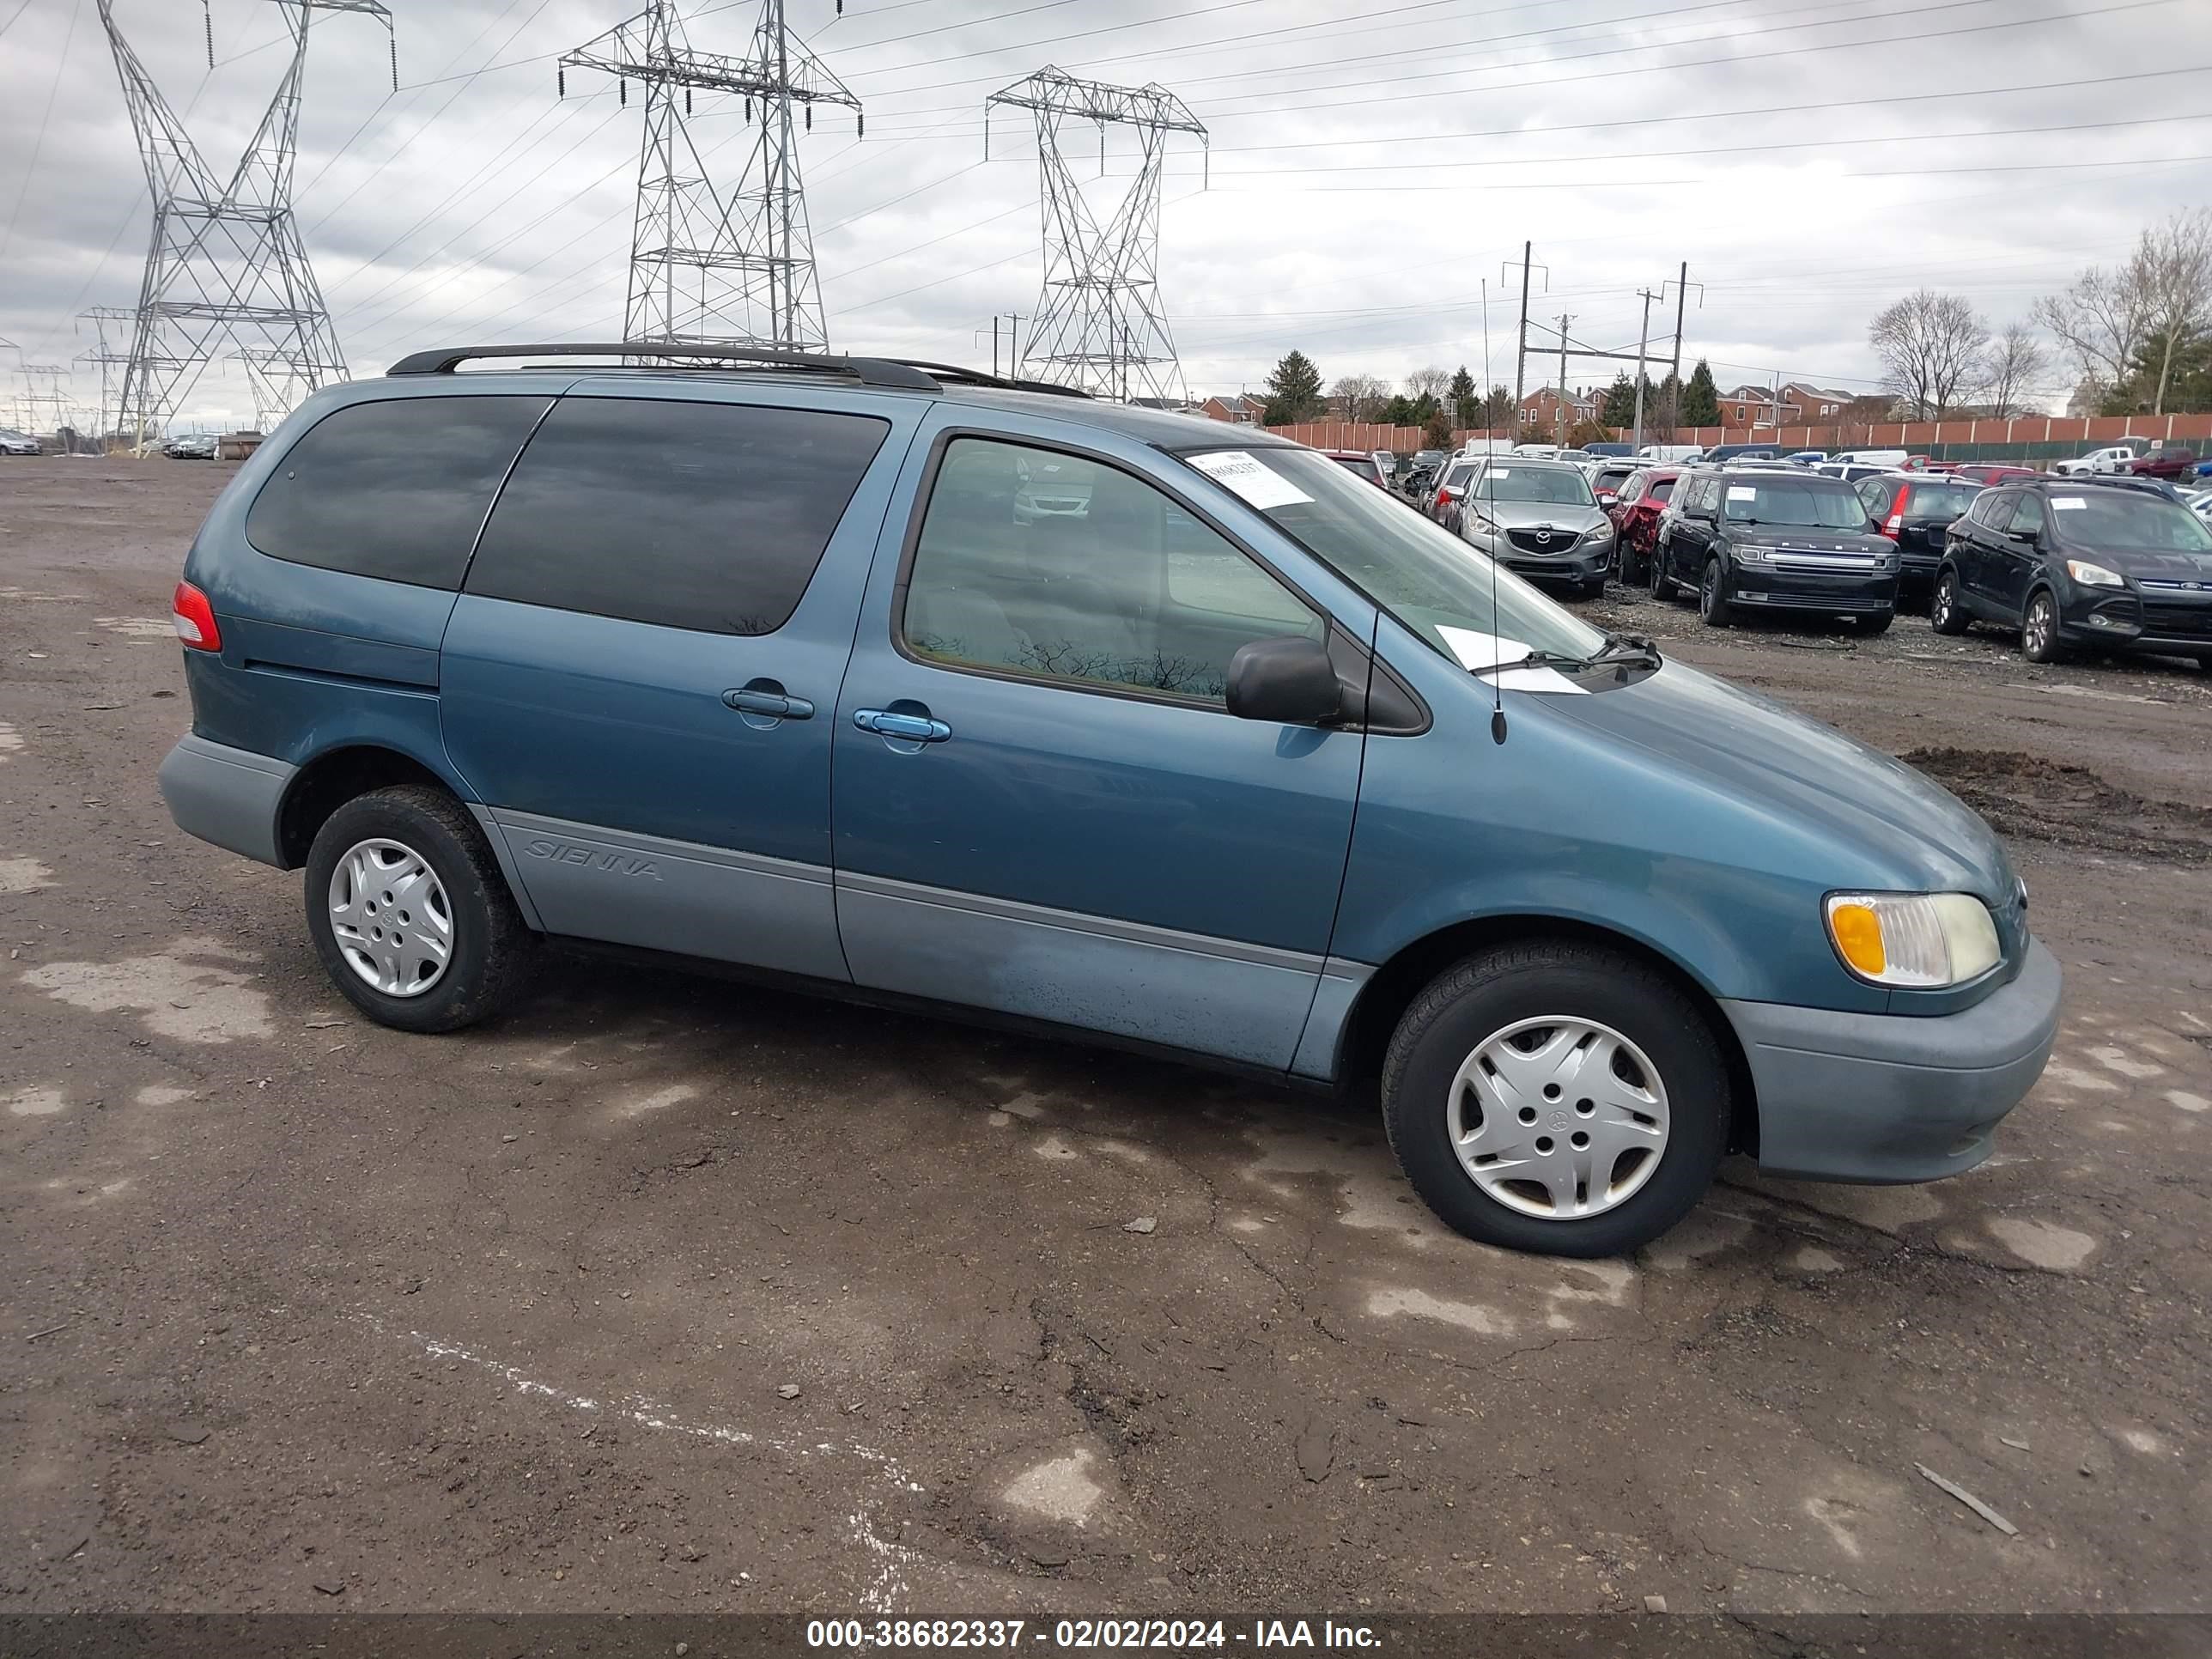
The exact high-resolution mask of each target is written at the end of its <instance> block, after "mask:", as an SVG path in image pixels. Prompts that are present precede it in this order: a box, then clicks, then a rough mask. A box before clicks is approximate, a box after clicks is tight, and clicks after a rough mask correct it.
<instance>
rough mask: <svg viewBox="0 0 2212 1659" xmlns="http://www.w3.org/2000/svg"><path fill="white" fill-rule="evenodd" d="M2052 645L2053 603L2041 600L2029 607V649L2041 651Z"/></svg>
mask: <svg viewBox="0 0 2212 1659" xmlns="http://www.w3.org/2000/svg"><path fill="white" fill-rule="evenodd" d="M2050 643H2051V601H2050V600H2048V599H2038V600H2036V602H2035V603H2034V604H2033V605H2030V606H2028V607H2027V648H2028V649H2029V650H2031V651H2040V650H2042V649H2043V648H2044V647H2045V646H2047V645H2049V644H2050Z"/></svg>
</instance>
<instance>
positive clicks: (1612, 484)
mask: <svg viewBox="0 0 2212 1659" xmlns="http://www.w3.org/2000/svg"><path fill="white" fill-rule="evenodd" d="M1638 466H1639V463H1638V462H1636V461H1633V460H1626V459H1623V460H1605V461H1600V462H1599V463H1597V465H1595V466H1592V467H1591V468H1589V471H1588V474H1587V476H1588V477H1589V485H1590V494H1591V495H1595V496H1596V497H1597V504H1598V505H1599V506H1600V507H1603V508H1605V509H1606V511H1607V513H1610V512H1611V511H1612V510H1613V504H1614V503H1615V502H1616V501H1620V490H1621V486H1622V485H1624V484H1626V483H1627V482H1628V481H1629V480H1630V479H1631V478H1632V477H1635V476H1636V473H1637V471H1638Z"/></svg>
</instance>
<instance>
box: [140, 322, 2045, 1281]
mask: <svg viewBox="0 0 2212 1659" xmlns="http://www.w3.org/2000/svg"><path fill="white" fill-rule="evenodd" d="M625 350H627V351H629V353H632V354H636V353H641V352H646V351H648V350H649V352H650V354H651V356H652V357H653V359H654V360H655V364H654V365H653V366H635V367H624V366H623V365H622V362H621V359H622V357H623V354H624V352H625ZM593 357H596V358H598V359H599V360H601V361H599V362H592V361H590V359H592V358H593ZM695 360H696V361H695ZM469 363H475V364H478V365H481V366H480V367H477V368H464V365H465V364H469ZM1055 469H1057V470H1055ZM1052 477H1079V478H1080V479H1081V480H1082V481H1083V482H1084V483H1085V485H1086V486H1087V489H1086V492H1085V495H1084V505H1083V508H1082V510H1081V511H1079V512H1078V511H1073V510H1066V511H1039V510H1037V508H1038V496H1037V494H1036V489H1037V482H1036V481H1037V480H1038V479H1040V478H1052ZM175 611H176V627H177V632H178V635H179V637H180V638H181V640H182V641H183V642H184V646H185V668H186V672H187V678H188V681H189V684H190V688H191V700H192V728H191V734H190V735H188V736H186V737H185V738H183V739H182V740H181V741H180V742H179V744H177V745H176V747H175V749H174V750H173V751H172V753H171V754H170V755H169V757H168V758H167V760H166V761H165V762H164V763H163V764H162V767H161V787H162V789H163V792H164V793H165V795H166V796H167V801H168V804H169V807H170V810H171V811H172V813H173V815H174V817H175V818H176V821H177V823H178V824H179V826H180V827H181V828H183V829H185V830H186V831H188V832H190V833H191V834H192V835H194V836H198V837H200V838H202V839H204V840H206V841H209V842H214V843H216V845H218V846H221V847H224V848H229V849H231V850H232V851H234V852H237V853H240V854H244V855H246V857H249V858H252V859H257V860H261V861H262V862H264V863H266V864H270V865H274V866H277V867H278V868H280V869H288V870H303V871H304V872H305V908H306V917H307V931H308V933H309V936H310V937H311V939H313V945H314V948H315V950H316V951H317V953H318V954H319V956H320V957H321V959H322V961H323V963H324V965H325V969H327V971H328V973H329V975H330V976H331V981H332V982H333V983H334V984H335V985H336V986H337V987H338V989H339V990H340V991H341V992H342V993H343V994H344V995H345V996H346V997H347V998H349V1000H351V1001H352V1003H353V1004H354V1006H356V1007H357V1008H358V1009H360V1010H361V1012H363V1013H364V1014H366V1015H367V1016H368V1017H369V1018H371V1019H374V1020H377V1021H379V1022H381V1023H382V1024H386V1025H390V1026H393V1027H396V1028H398V1030H404V1031H410V1032H424V1033H427V1032H443V1031H451V1030H456V1029H458V1028H459V1027H462V1026H465V1025H468V1024H472V1023H474V1022H477V1021H479V1020H483V1019H484V1018H488V1017H489V1016H491V1015H492V1014H494V1013H495V1012H497V1011H498V1010H500V1009H501V1008H502V1007H503V1006H509V1005H511V1004H512V1003H513V1000H514V999H516V998H517V997H518V995H520V994H521V993H522V991H523V989H524V987H525V985H526V979H527V969H528V968H529V966H530V964H531V961H532V957H533V956H534V955H535V954H536V953H537V951H538V950H539V949H540V947H541V946H542V945H544V943H545V942H546V941H548V940H550V939H562V940H568V941H582V942H589V943H592V944H599V945H617V946H626V947H632V948H633V949H635V948H643V949H646V950H650V951H660V952H666V953H669V954H670V955H671V957H676V958H689V959H691V960H694V961H697V962H702V963H717V964H721V965H723V966H724V967H726V968H733V969H738V970H740V971H741V972H742V973H743V974H744V975H750V976H754V977H765V978H770V979H774V980H777V981H784V982H787V983H792V984H796V985H798V986H800V987H812V988H815V989H818V990H820V991H823V992H825V993H829V994H838V995H843V996H847V997H851V998H857V999H860V1000H872V1001H877V1002H887V1003H891V1004H895V1005H898V1006H908V1007H925V1006H926V1007H931V1008H936V1009H940V1010H945V1011H948V1012H955V1013H957V1014H958V1015H959V1016H960V1017H962V1018H973V1019H980V1020H985V1021H998V1022H1008V1023H1013V1024H1018V1025H1021V1026H1024V1027H1026V1028H1030V1029H1042V1030H1050V1031H1056V1032H1060V1033H1063V1034H1066V1033H1074V1034H1079V1035H1082V1036H1086V1037H1088V1038H1090V1039H1091V1040H1095V1041H1104V1042H1115V1043H1121V1044H1127V1045H1133V1046H1139V1047H1143V1048H1149V1049H1153V1050H1158V1051H1164V1052H1167V1053H1170V1054H1179V1055H1182V1056H1185V1057H1188V1058H1193V1059H1196V1060H1201V1061H1204V1062H1206V1063H1210V1064H1212V1065H1216V1066H1227V1067H1232V1068H1237V1069H1238V1070H1241V1071H1243V1072H1244V1073H1249V1074H1253V1075H1256V1076H1259V1077H1261V1078H1266V1079H1273V1080H1277V1081H1280V1082H1288V1083H1303V1084H1308V1085H1316V1086H1328V1085H1335V1086H1337V1087H1340V1088H1345V1089H1372V1090H1374V1091H1375V1092H1376V1095H1377V1096H1378V1097H1379V1100H1380V1104H1381V1110H1382V1115H1383V1122H1384V1124H1385V1125H1386V1127H1387V1128H1388V1131H1389V1139H1390V1142H1391V1145H1392V1146H1393V1147H1395V1150H1396V1152H1397V1156H1398V1158H1399V1160H1400V1162H1401V1165H1402V1166H1403V1168H1404V1170H1405V1172H1406V1175H1407V1179H1408V1180H1409V1181H1410V1182H1412V1184H1413V1187H1414V1188H1416V1189H1417V1190H1418V1191H1419V1194H1421V1196H1422V1197H1423V1198H1424V1199H1425V1200H1427V1202H1428V1203H1429V1204H1430V1205H1431V1206H1432V1207H1433V1208H1434V1209H1435V1210H1436V1211H1437V1213H1438V1214H1439V1215H1440V1216H1442V1217H1443V1218H1444V1219H1445V1220H1446V1221H1447V1222H1449V1224H1450V1225H1452V1226H1454V1227H1455V1228H1457V1229H1459V1230H1460V1231H1462V1232H1464V1233H1466V1234H1467V1235H1468V1236H1469V1237H1474V1238H1477V1239H1481V1240H1486V1241H1488V1242H1490V1243H1496V1244H1501V1245H1506V1246H1510V1247H1513V1248H1516V1249H1530V1250H1539V1251H1547V1252H1553V1253H1556V1254H1560V1255H1608V1254H1613V1253H1615V1252H1620V1251H1624V1250H1627V1249H1632V1248H1634V1247H1635V1246H1638V1245H1639V1244H1642V1243H1645V1242H1646V1241H1648V1240H1650V1239H1651V1238H1653V1237H1656V1235H1658V1234H1659V1233H1661V1232H1662V1231H1665V1230H1666V1229H1667V1228H1668V1227H1669V1226H1670V1225H1673V1224H1674V1222H1675V1221H1677V1220H1679V1219H1680V1218H1681V1217H1682V1216H1683V1214H1684V1213H1685V1212H1686V1211H1688V1210H1689V1209H1690V1207H1691V1206H1692V1205H1694V1204H1695V1203H1696V1202H1697V1201H1698V1199H1699V1194H1702V1193H1703V1192H1704V1191H1705V1188H1706V1187H1707V1185H1708V1184H1709V1183H1710V1182H1711V1181H1712V1179H1713V1176H1714V1172H1715V1170H1716V1168H1717V1165H1718V1164H1719V1162H1720V1160H1721V1158H1723V1155H1725V1154H1727V1153H1729V1152H1740V1153H1744V1154H1747V1155H1749V1156H1750V1157H1752V1158H1756V1159H1757V1160H1758V1161H1759V1163H1760V1164H1762V1165H1764V1166H1765V1168H1766V1169H1767V1170H1770V1171H1771V1172H1773V1173H1775V1174H1777V1175H1781V1176H1801V1177H1813V1178H1819V1179H1824V1180H1833V1181H1865V1182H1899V1181H1924V1180H1929V1179H1931V1178H1934V1177H1936V1176H1948V1175H1953V1174H1956V1173H1957V1172H1959V1171H1960V1170H1966V1169H1969V1168H1971V1167H1972V1165H1974V1164H1977V1163H1978V1162H1979V1161H1980V1160H1981V1159H1982V1158H1985V1157H1986V1156H1988V1154H1989V1152H1990V1146H1991V1142H1992V1138H1993V1135H1994V1133H1995V1131H1996V1125H1997V1123H1998V1121H1999V1120H2001V1119H2002V1117H2003V1116H2004V1115H2005V1114H2006V1113H2007V1112H2008V1111H2009V1110H2010V1109H2012V1107H2013V1106H2014V1105H2015V1103H2017V1102H2018V1101H2019V1100H2020V1098H2021V1097H2022V1096H2023V1095H2024V1094H2025V1093H2026V1092H2027V1090H2028V1088H2029V1087H2030V1085H2033V1083H2034V1081H2035V1079H2036V1078H2037V1076H2038V1075H2039V1073H2040V1072H2041V1071H2042V1068H2043V1065H2044V1061H2045V1057H2046V1055H2047V1054H2048V1053H2049V1050H2050V1047H2051V1038H2052V1034H2053V1031H2054V1030H2055V1027H2056V1024H2057V1015H2058V1001H2059V974H2058V969H2057V964H2056V963H2055V962H2054V961H2053V959H2052V957H2051V955H2050V953H2049V952H2048V951H2045V949H2044V948H2043V947H2042V946H2041V945H2039V944H2038V943H2037V942H2036V941H2035V940H2034V939H2033V938H2032V937H2031V936H2030V933H2029V931H2028V925H2027V893H2026V890H2025V889H2024V888H2023V887H2022V885H2021V882H2020V880H2019V879H2018V878H2017V877H2016V876H2015V874H2014V872H2013V870H2012V868H2011V866H2010V865H2009V864H2008V862H2007V861H2006V858H2005V854H2004V850H2003V848H2002V847H2000V846H1999V844H1998V842H1997V841H1996V837H1995V836H1992V835H1991V834H1990V830H1989V829H1988V828H1987V827H1986V826H1985V825H1984V823H1982V821H1981V820H1980V819H1979V818H1978V817H1975V815H1974V814H1973V813H1972V812H1971V811H1967V810H1966V808H1965V807H1964V806H1962V805H1960V803H1959V802H1958V801H1956V800H1955V799H1953V798H1952V797H1951V796H1950V795H1948V794H1947V793H1944V791H1943V790H1942V789H1941V788H1939V787H1936V785H1935V784H1934V783H1932V782H1930V781H1928V780H1927V779H1926V778H1924V777H1923V776H1921V775H1919V774H1918V773H1917V772H1915V771H1913V770H1911V769H1910V768H1908V767H1905V766H1904V765H1901V764H1899V763H1898V762H1896V761H1894V760H1892V759H1891V758H1889V757H1887V756H1886V755H1882V754H1880V753H1877V752H1876V751H1875V750H1871V749H1869V748H1866V747H1864V746H1863V745H1862V744H1857V743H1856V742H1853V741H1852V740H1851V739H1850V738H1845V737H1844V736H1842V735H1840V734H1839V733H1838V732H1833V731H1831V730H1830V729H1829V728H1827V727H1826V726H1821V725H1819V724H1818V723H1816V722H1814V721H1812V720H1807V719H1805V718H1803V717H1802V716H1801V715H1798V714H1793V713H1791V712H1790V710H1788V709H1786V708H1783V707H1781V706H1780V705H1778V704H1777V703H1774V702H1769V701H1767V700H1766V699H1765V698H1763V697H1759V696H1753V695H1751V694H1749V693H1747V692H1744V691H1740V690H1735V688H1734V687H1731V686H1729V685H1728V684H1724V683H1723V682H1722V681H1720V680H1717V679H1715V678H1711V676H1709V675H1705V674H1702V673H1699V672H1698V671H1696V670H1694V669H1692V668H1689V667H1686V666H1685V665H1682V664H1680V663H1679V662H1673V661H1668V660H1665V659H1662V656H1661V654H1660V653H1659V652H1658V650H1657V649H1656V648H1655V647H1653V646H1652V645H1651V644H1650V642H1649V641H1644V640H1641V639H1638V638H1633V637H1630V636H1626V635H1609V634H1606V633H1603V632H1601V631H1600V630H1599V629H1596V628H1594V627H1592V626H1590V625H1589V623H1584V622H1583V621H1581V620H1579V619H1578V618H1577V617H1574V616H1572V615H1571V614H1570V613H1569V612H1568V611H1565V610H1564V609H1563V608H1561V607H1560V606H1559V605H1555V604H1553V602H1551V601H1550V600H1549V599H1546V598H1544V597H1543V596H1542V595H1541V594H1540V593H1538V592H1536V591H1535V590H1534V589H1533V588H1531V587H1529V586H1527V585H1526V584H1524V583H1523V582H1522V581H1521V580H1518V579H1516V578H1515V577H1514V576H1512V575H1511V574H1507V573H1504V572H1501V571H1499V570H1498V568H1496V567H1495V566H1493V564H1492V562H1491V561H1490V560H1489V559H1487V558H1486V557H1485V556H1482V555H1480V553H1478V552H1475V551H1474V550H1471V549H1470V548H1468V546H1467V545H1466V544H1464V543H1462V541H1460V540H1459V539H1458V538H1455V537H1454V536H1452V535H1450V534H1449V533H1447V532H1445V531H1443V530H1442V529H1440V528H1439V527H1438V526H1436V525H1434V524H1432V523H1431V522H1429V521H1428V520H1425V519H1424V518H1423V517H1422V516H1421V515H1420V514H1419V513H1417V512H1413V511H1411V510H1409V509H1408V508H1407V507H1405V506H1404V505H1403V504H1402V503H1401V502H1399V501H1394V500H1393V499H1392V498H1391V497H1390V496H1389V495H1388V494H1387V493H1385V492H1384V491H1382V490H1378V489H1375V488H1374V487H1373V486H1372V485H1371V484H1370V483H1364V482H1363V481H1362V480H1360V479H1358V478H1356V477H1352V475H1351V474H1350V473H1349V472H1347V471H1345V469H1344V468H1342V467H1340V466H1339V465H1337V464H1336V463H1335V462H1334V461H1332V460H1329V459H1328V458H1327V457H1325V456H1323V455H1322V454H1319V453H1316V452H1315V451H1313V450H1310V449H1306V448H1303V447H1299V446H1297V445H1295V444H1291V443H1289V442H1285V441H1281V440H1279V439H1276V438H1273V437H1272V436H1270V435H1267V434H1266V433H1264V432H1256V431H1253V430H1251V429H1249V428H1221V427H1214V426H1212V425H1210V424H1208V423H1206V422H1194V421H1191V420H1189V419H1188V418H1187V417H1184V416H1176V415H1172V414H1162V413H1157V412H1153V411H1149V410H1142V409H1137V408H1125V407H1119V406H1115V405H1112V404H1103V403H1095V402H1092V401H1091V400H1090V399H1089V398H1085V397H1083V396H1081V395H1080V394H1076V393H1071V392H1066V391H1065V390H1061V389H1056V388H1053V387H1048V386H1037V385H1033V384H1027V383H1014V382H1009V381H1006V380H1000V379H997V378H995V377H993V376H988V375H984V374H975V373H972V372H967V371H961V370H954V369H945V368H935V367H931V366H927V365H915V364H911V363H908V362H894V361H890V360H883V359H868V358H857V357H855V358H842V357H835V358H833V357H811V356H797V355H789V354H781V355H780V354H775V353H770V352H750V351H746V350H742V349H736V348H691V347H678V346H669V345H665V344H660V343H655V344H653V345H652V346H650V347H649V348H647V347H641V346H633V347H629V348H624V347H623V346H620V345H616V346H597V347H584V346H568V347H545V346H528V347H501V348H487V349H474V350H467V351H459V350H457V351H444V352H428V353H422V354H419V355H417V356H413V357H410V358H408V359H407V360H405V361H404V362H400V363H399V364H398V365H396V366H395V367H394V368H393V369H392V371H391V373H390V374H388V375H387V376H386V378H383V379H381V380H368V381H359V382H355V383H352V384H349V385H343V386H331V387H327V388H325V389H324V390H323V391H321V392H318V393H317V394H315V395H314V396H313V398H309V399H308V400H307V403H306V404H303V405H302V406H301V409H300V410H298V411H297V412H296V413H295V415H293V416H292V417H291V418H290V419H289V420H288V421H287V422H285V423H284V426H283V429H282V430H281V431H280V432H279V433H277V434H276V435H275V436H273V437H272V438H271V439H270V441H267V442H266V443H264V445H263V446H262V447H261V448H260V449H259V451H258V453H256V454H255V455H254V456H253V457H252V459H251V460H249V461H248V462H246V465H244V466H243V467H241V468H240V471H239V472H238V474H237V475H236V477H234V478H233V479H232V481H231V482H230V484H229V486H228V488H227V489H225V490H224V491H223V493H222V496H221V498H220V499H219V500H218V501H216V504H215V506H214V507H213V508H212V510H211V511H210V513H209V515H208V518H207V521H206V523H205V524H204V526H202V527H201V529H200V532H199V534H198V536H197V538H196V539H195V541H194V542H193V544H192V547H191V552H190V554H189V556H187V558H186V561H185V571H184V580H183V582H182V583H181V584H180V585H179V587H178V589H177V592H176V601H175ZM836 1109H837V1107H836V1104H835V1103H825V1104H824V1107H823V1110H824V1112H825V1113H829V1112H834V1111H836Z"/></svg>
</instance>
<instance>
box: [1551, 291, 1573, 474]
mask: <svg viewBox="0 0 2212 1659" xmlns="http://www.w3.org/2000/svg"><path fill="white" fill-rule="evenodd" d="M1572 321H1574V319H1573V318H1571V317H1570V316H1568V315H1567V314H1566V313H1565V312H1564V311H1563V312H1561V313H1559V401H1558V402H1557V403H1556V404H1553V408H1555V409H1556V410H1558V411H1559V443H1560V445H1561V447H1565V444H1566V441H1567V325H1568V324H1569V323H1571V322H1572Z"/></svg>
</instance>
